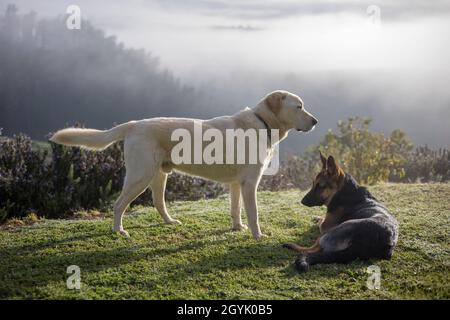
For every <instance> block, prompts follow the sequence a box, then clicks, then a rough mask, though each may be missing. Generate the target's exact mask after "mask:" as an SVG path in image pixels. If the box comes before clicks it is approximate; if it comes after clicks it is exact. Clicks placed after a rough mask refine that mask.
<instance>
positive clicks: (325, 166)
mask: <svg viewBox="0 0 450 320" xmlns="http://www.w3.org/2000/svg"><path fill="white" fill-rule="evenodd" d="M320 160H321V161H322V170H321V171H320V172H319V174H318V175H317V176H316V178H315V179H314V181H313V185H312V188H311V190H310V191H309V192H308V193H307V194H306V195H305V197H304V198H303V199H302V204H304V205H305V206H308V207H315V206H322V205H326V206H328V205H329V203H330V202H331V199H333V196H334V195H335V194H336V193H337V192H338V191H339V190H340V189H341V188H342V186H343V184H344V179H345V173H344V170H342V169H341V167H339V165H338V164H337V163H336V160H334V158H333V156H329V157H328V159H327V158H325V157H324V156H323V155H322V153H320Z"/></svg>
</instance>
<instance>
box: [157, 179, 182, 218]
mask: <svg viewBox="0 0 450 320" xmlns="http://www.w3.org/2000/svg"><path fill="white" fill-rule="evenodd" d="M166 182H167V174H166V173H163V172H158V173H156V174H155V175H154V177H153V179H152V181H151V183H150V188H151V189H152V197H153V205H154V206H155V208H156V210H158V212H159V214H160V215H161V217H162V218H163V219H164V222H165V223H167V224H181V221H179V220H176V219H173V218H172V217H171V216H170V215H169V213H168V212H167V208H166V203H165V200H164V191H165V190H166Z"/></svg>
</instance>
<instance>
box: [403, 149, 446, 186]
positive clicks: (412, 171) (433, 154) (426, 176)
mask: <svg viewBox="0 0 450 320" xmlns="http://www.w3.org/2000/svg"><path fill="white" fill-rule="evenodd" d="M404 170H405V175H404V176H403V177H401V178H400V179H396V180H395V181H402V182H431V181H434V182H447V181H450V151H449V150H448V149H444V148H439V149H438V150H433V149H431V148H429V147H428V146H427V145H425V146H419V147H417V148H416V150H415V151H414V152H411V154H410V155H409V156H408V161H407V162H406V164H405V166H404Z"/></svg>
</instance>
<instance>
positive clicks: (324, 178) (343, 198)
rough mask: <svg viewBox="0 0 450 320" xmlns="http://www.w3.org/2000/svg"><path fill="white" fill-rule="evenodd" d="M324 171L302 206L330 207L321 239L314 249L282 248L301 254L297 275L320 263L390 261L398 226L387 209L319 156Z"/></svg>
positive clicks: (317, 241) (297, 261)
mask: <svg viewBox="0 0 450 320" xmlns="http://www.w3.org/2000/svg"><path fill="white" fill-rule="evenodd" d="M320 158H321V161H322V170H321V172H320V173H319V174H318V175H317V177H316V179H315V180H314V182H313V186H312V188H311V190H310V191H309V192H308V193H307V194H306V196H305V197H304V198H303V199H302V204H304V205H306V206H308V207H312V206H321V205H326V206H327V213H326V216H325V218H324V219H321V220H320V222H319V228H320V233H321V235H320V237H319V238H318V239H317V240H316V243H315V244H314V245H313V246H311V247H302V246H299V245H297V244H293V243H287V244H285V245H283V246H284V247H286V248H289V249H292V250H294V251H296V252H301V253H302V254H301V255H300V256H299V257H298V258H297V260H296V261H295V266H296V268H297V270H298V271H300V272H301V271H306V270H308V268H309V266H310V265H314V264H318V263H348V262H351V261H353V260H355V259H358V258H359V259H363V260H366V259H371V258H376V259H390V258H391V256H392V251H393V249H394V247H395V245H396V243H397V238H398V223H397V221H396V219H395V218H394V217H393V216H392V215H391V214H390V213H389V211H388V210H387V209H386V207H385V206H384V205H382V204H381V203H380V202H378V201H377V200H376V199H375V197H373V196H372V194H370V192H369V191H368V190H367V189H366V188H364V187H361V186H359V185H358V184H357V182H356V181H355V179H353V177H352V176H351V175H349V174H347V173H345V172H344V171H343V170H342V169H341V168H340V167H339V165H338V164H337V163H336V161H335V160H334V158H333V157H332V156H330V157H328V159H326V158H325V157H324V156H323V155H322V154H320Z"/></svg>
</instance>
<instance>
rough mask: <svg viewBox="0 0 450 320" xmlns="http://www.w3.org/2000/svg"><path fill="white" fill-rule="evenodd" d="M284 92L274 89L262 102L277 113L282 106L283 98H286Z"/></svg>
mask: <svg viewBox="0 0 450 320" xmlns="http://www.w3.org/2000/svg"><path fill="white" fill-rule="evenodd" d="M286 96H287V95H286V94H284V93H283V92H280V91H275V92H272V93H271V94H269V95H268V96H267V97H266V98H265V99H264V102H265V103H266V105H267V107H268V108H269V110H270V111H272V112H273V113H275V114H277V113H278V112H280V110H281V108H282V106H283V100H284V99H286Z"/></svg>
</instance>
